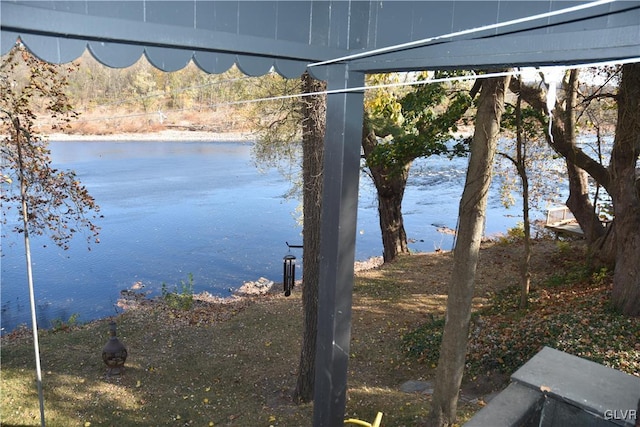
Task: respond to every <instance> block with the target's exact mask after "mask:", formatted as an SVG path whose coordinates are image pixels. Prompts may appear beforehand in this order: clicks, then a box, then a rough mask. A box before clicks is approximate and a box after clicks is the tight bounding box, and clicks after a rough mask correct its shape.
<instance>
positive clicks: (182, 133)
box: [42, 130, 255, 143]
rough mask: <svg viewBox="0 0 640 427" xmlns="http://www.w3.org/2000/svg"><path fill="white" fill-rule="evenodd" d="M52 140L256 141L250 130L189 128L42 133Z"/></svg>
mask: <svg viewBox="0 0 640 427" xmlns="http://www.w3.org/2000/svg"><path fill="white" fill-rule="evenodd" d="M42 134H43V135H45V136H46V138H47V139H48V140H49V141H52V142H65V141H68V142H78V141H80V142H82V141H86V142H100V141H108V142H138V141H139V142H169V141H175V142H243V143H251V142H254V141H255V135H254V134H252V133H249V132H203V131H188V130H162V131H158V132H140V133H131V132H127V133H112V134H103V135H90V134H67V133H50V134H47V133H42Z"/></svg>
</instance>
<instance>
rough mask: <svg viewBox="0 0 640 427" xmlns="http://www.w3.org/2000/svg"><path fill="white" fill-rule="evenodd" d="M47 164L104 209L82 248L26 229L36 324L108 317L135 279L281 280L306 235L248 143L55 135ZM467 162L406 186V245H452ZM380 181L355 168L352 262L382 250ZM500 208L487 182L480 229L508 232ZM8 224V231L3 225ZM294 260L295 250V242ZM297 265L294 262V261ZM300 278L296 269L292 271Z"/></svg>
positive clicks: (16, 297) (418, 174)
mask: <svg viewBox="0 0 640 427" xmlns="http://www.w3.org/2000/svg"><path fill="white" fill-rule="evenodd" d="M51 150H52V156H53V161H54V164H55V166H56V167H58V168H60V169H72V170H75V171H76V173H77V175H78V177H79V178H80V180H81V181H82V182H83V184H85V185H86V187H87V188H88V190H89V192H90V193H91V194H92V195H93V196H94V198H95V199H96V201H97V203H98V204H99V205H100V207H101V212H100V213H101V214H102V215H104V218H102V219H100V220H98V221H97V224H98V225H99V226H100V227H101V228H102V230H101V234H100V241H101V243H99V244H97V245H92V250H91V251H88V250H87V244H86V241H85V239H84V237H83V236H80V235H78V236H77V237H76V238H75V239H74V240H73V241H72V242H71V249H69V250H67V251H64V250H62V249H60V248H58V247H57V246H56V245H55V244H53V243H52V242H51V241H49V240H48V239H45V238H33V242H32V250H33V255H32V257H33V266H34V280H35V293H36V300H37V314H38V324H39V326H40V327H42V328H48V327H50V325H51V321H52V320H56V319H57V320H65V321H66V320H67V319H69V317H70V316H72V315H74V314H77V315H79V317H78V320H79V321H81V322H87V321H90V320H93V319H96V318H100V317H106V316H110V315H113V314H115V313H116V312H117V311H118V310H119V309H118V308H117V307H116V302H117V300H118V297H119V294H120V291H121V290H123V289H129V288H131V286H132V285H133V284H134V283H136V282H141V283H142V284H144V286H145V290H148V291H151V292H153V293H154V294H159V293H160V289H161V287H162V284H163V283H166V284H167V286H168V287H169V288H170V289H172V288H173V286H174V285H178V284H180V282H181V281H186V280H187V278H188V276H189V274H192V275H193V280H194V287H195V291H196V292H201V291H208V292H210V293H212V294H214V295H221V296H228V295H229V294H230V289H235V288H238V287H239V286H240V285H242V283H243V282H245V281H252V280H257V279H258V278H260V277H266V278H268V279H271V280H274V281H276V282H278V281H281V275H282V257H283V256H284V255H285V254H286V253H287V251H288V249H287V246H286V244H285V242H289V243H290V244H301V242H302V236H301V227H300V226H299V224H298V221H297V213H296V208H297V207H298V205H299V202H298V201H297V200H289V199H286V198H285V196H284V195H285V193H286V192H287V190H288V189H289V187H290V184H289V182H288V181H286V180H285V179H284V178H283V177H282V176H281V175H280V174H279V173H278V172H276V171H268V172H266V173H261V172H259V171H258V170H257V169H256V167H255V166H254V165H253V163H252V160H251V146H250V145H249V144H246V143H245V144H243V143H234V142H216V143H210V142H146V141H145V142H52V143H51ZM466 163H467V160H466V159H454V160H452V161H450V160H448V159H442V158H432V159H423V160H420V161H418V162H417V163H416V165H415V166H414V168H413V172H412V175H411V178H410V180H409V183H408V187H407V190H406V194H405V198H404V203H403V213H404V218H405V228H406V230H407V235H408V237H409V239H411V241H412V242H413V243H410V245H409V246H410V248H411V250H413V251H418V252H430V251H433V250H434V249H436V248H442V249H444V250H450V249H451V247H452V243H453V238H452V236H450V235H446V234H441V233H439V232H438V231H437V229H436V227H437V226H447V227H449V228H452V229H453V228H455V226H456V221H457V214H458V203H459V200H460V195H461V194H462V188H463V184H464V174H465V169H466ZM376 203H377V202H376V199H375V190H374V187H373V184H372V183H371V181H370V179H369V178H368V177H367V176H366V175H364V174H362V177H361V189H360V201H359V208H358V235H357V244H356V259H357V260H364V259H368V258H370V257H373V256H379V255H381V254H382V243H381V237H380V229H379V223H378V217H377V207H376ZM513 215H519V208H512V209H510V210H505V209H504V208H503V207H502V205H501V203H500V201H499V199H498V191H497V189H494V191H493V192H492V196H491V199H490V203H489V210H488V215H487V224H486V234H494V233H498V232H504V231H505V230H506V229H507V228H509V227H512V226H514V225H515V224H516V223H517V222H518V221H519V220H520V218H517V217H513ZM5 227H6V228H5V229H4V230H3V231H4V232H5V234H6V232H7V231H8V230H10V225H8V226H5ZM20 237H21V236H13V235H10V233H9V235H8V236H5V237H4V238H3V239H2V258H1V264H2V266H1V267H2V272H1V273H2V276H1V290H0V293H1V300H2V301H1V302H2V317H1V322H2V324H1V327H2V329H3V331H5V332H6V331H10V330H12V329H14V328H15V327H16V326H17V325H19V324H22V323H27V324H28V325H29V326H30V311H29V296H28V288H27V283H26V273H25V261H24V249H23V243H22V240H20ZM45 245H46V247H44V246H45ZM292 253H293V254H294V255H296V256H297V257H298V258H300V257H301V255H302V253H301V250H299V249H293V250H292ZM298 268H300V266H299V265H298ZM297 277H301V273H300V272H299V273H297Z"/></svg>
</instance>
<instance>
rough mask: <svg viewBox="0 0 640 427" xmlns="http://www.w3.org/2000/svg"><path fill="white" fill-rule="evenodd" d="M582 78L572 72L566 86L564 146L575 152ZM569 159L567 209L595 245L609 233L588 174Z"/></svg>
mask: <svg viewBox="0 0 640 427" xmlns="http://www.w3.org/2000/svg"><path fill="white" fill-rule="evenodd" d="M578 75H579V70H571V71H570V72H569V81H568V82H567V84H566V85H565V87H566V90H565V92H566V93H567V99H566V107H565V111H564V114H563V115H564V120H563V125H564V132H563V135H564V142H563V143H564V144H568V145H569V147H572V152H573V151H575V149H576V147H577V141H576V139H577V135H576V132H577V126H576V113H575V108H576V105H577V103H578ZM558 118H560V117H558ZM565 160H566V164H567V170H568V172H569V198H568V199H567V207H568V208H569V209H570V210H571V212H572V213H573V215H574V216H575V217H576V220H577V221H578V223H579V224H580V228H582V231H583V232H584V236H585V238H586V239H587V242H589V244H593V243H594V242H595V241H596V240H597V239H599V238H600V237H602V236H603V235H604V232H605V230H604V227H603V226H602V223H601V222H600V219H599V218H598V215H597V213H596V211H595V207H594V206H593V203H592V202H591V199H590V198H589V181H588V179H587V172H586V171H585V170H584V169H582V168H580V167H579V166H578V165H577V164H576V163H575V161H574V159H573V157H572V156H569V157H566V158H565Z"/></svg>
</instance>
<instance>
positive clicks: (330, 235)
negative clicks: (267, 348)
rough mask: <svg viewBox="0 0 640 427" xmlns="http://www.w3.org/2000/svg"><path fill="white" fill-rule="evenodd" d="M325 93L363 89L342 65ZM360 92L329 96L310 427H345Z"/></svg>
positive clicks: (330, 73)
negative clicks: (311, 419)
mask: <svg viewBox="0 0 640 427" xmlns="http://www.w3.org/2000/svg"><path fill="white" fill-rule="evenodd" d="M327 76H328V78H327V85H328V89H329V90H337V89H344V88H349V87H362V86H363V85H364V74H361V73H352V72H349V70H348V66H346V65H342V64H339V65H332V66H330V67H328V70H327ZM363 101H364V94H363V92H349V93H335V94H330V95H327V128H326V133H325V141H324V144H325V154H324V172H323V173H324V188H323V194H322V217H321V227H320V277H319V290H318V292H319V294H318V335H317V342H316V370H315V371H316V377H315V389H314V413H313V425H314V426H315V427H324V426H326V427H333V426H338V425H342V424H343V423H344V410H345V404H346V392H347V366H348V362H349V341H350V339H351V300H352V295H351V294H352V291H353V263H354V259H355V242H356V228H357V224H356V219H357V211H358V186H359V176H360V147H361V138H362V119H363Z"/></svg>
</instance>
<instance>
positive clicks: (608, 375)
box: [511, 347, 640, 427]
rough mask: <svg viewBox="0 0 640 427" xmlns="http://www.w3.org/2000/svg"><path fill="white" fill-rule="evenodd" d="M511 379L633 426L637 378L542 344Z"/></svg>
mask: <svg viewBox="0 0 640 427" xmlns="http://www.w3.org/2000/svg"><path fill="white" fill-rule="evenodd" d="M511 379H512V381H516V382H518V383H520V384H523V385H526V386H528V387H530V388H532V389H534V390H540V391H542V392H544V393H545V394H547V395H548V396H550V397H552V398H554V399H557V400H559V401H562V402H566V403H569V404H571V405H574V406H576V407H578V408H580V409H582V410H583V411H585V412H587V413H589V414H591V415H594V416H596V417H599V418H602V419H604V420H608V421H610V422H612V423H614V424H615V425H620V426H628V427H633V426H634V425H635V421H636V417H637V407H638V400H639V399H640V378H638V377H634V376H632V375H629V374H626V373H624V372H621V371H617V370H615V369H612V368H608V367H606V366H603V365H600V364H598V363H595V362H591V361H589V360H586V359H582V358H579V357H576V356H573V355H570V354H567V353H564V352H562V351H558V350H555V349H552V348H549V347H545V348H543V349H542V350H541V351H540V352H539V353H538V354H536V355H535V356H534V357H533V358H531V359H530V360H529V361H528V362H527V363H525V364H524V365H523V366H522V367H521V368H520V369H518V370H517V371H516V372H515V373H514V374H513V375H512V376H511Z"/></svg>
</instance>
